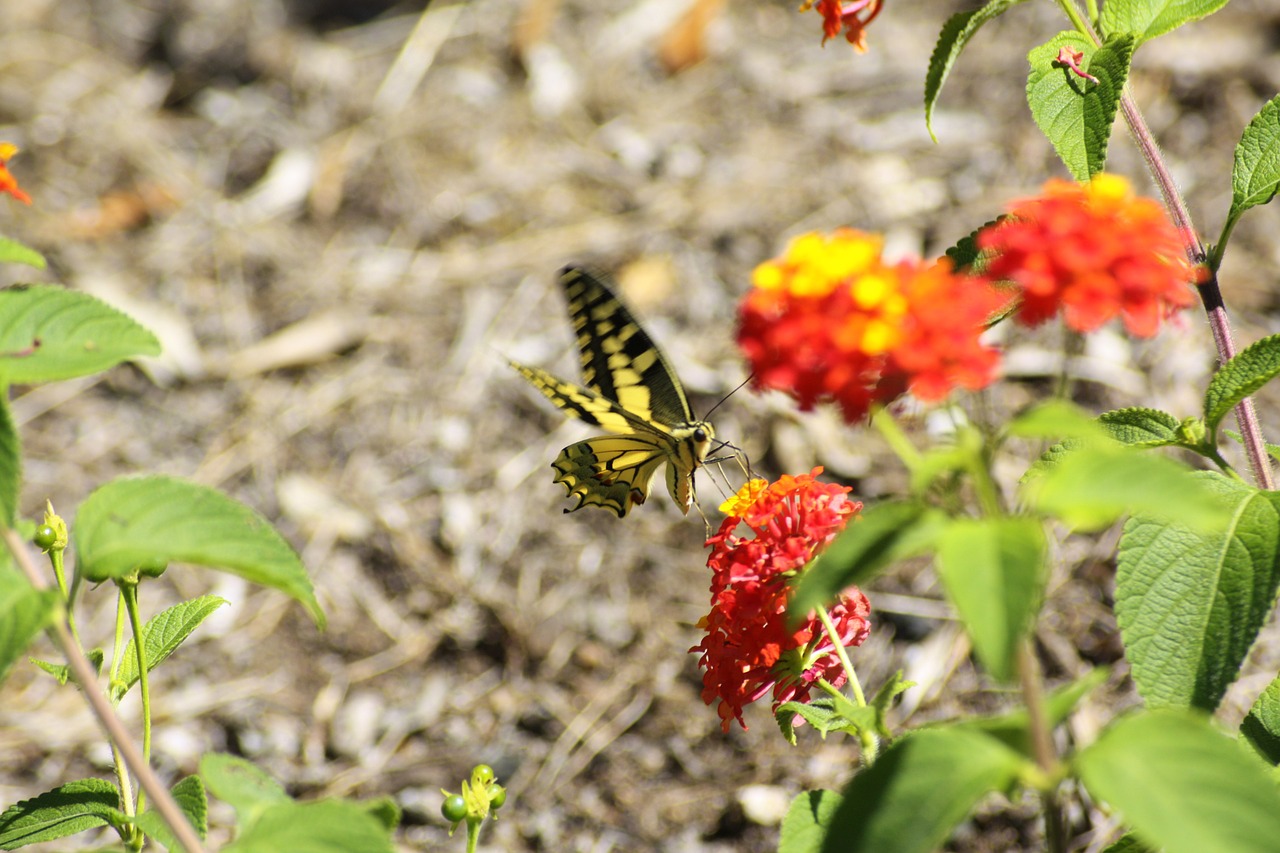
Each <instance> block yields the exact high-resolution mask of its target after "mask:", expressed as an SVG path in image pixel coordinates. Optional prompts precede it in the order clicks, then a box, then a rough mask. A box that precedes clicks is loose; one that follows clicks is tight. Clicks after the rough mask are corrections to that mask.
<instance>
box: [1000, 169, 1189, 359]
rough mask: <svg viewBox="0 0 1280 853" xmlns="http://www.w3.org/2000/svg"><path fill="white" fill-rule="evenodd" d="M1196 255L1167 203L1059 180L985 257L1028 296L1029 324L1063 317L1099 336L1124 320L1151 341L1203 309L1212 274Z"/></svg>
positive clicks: (1125, 189) (1020, 208) (1126, 190)
mask: <svg viewBox="0 0 1280 853" xmlns="http://www.w3.org/2000/svg"><path fill="white" fill-rule="evenodd" d="M1186 246H1187V240H1186V239H1185V237H1184V235H1182V234H1181V233H1179V231H1178V229H1177V228H1175V227H1174V225H1173V223H1172V222H1170V221H1169V218H1168V216H1167V215H1166V214H1165V211H1164V209H1163V208H1162V207H1161V206H1160V204H1159V203H1158V202H1156V201H1155V200H1154V199H1149V198H1142V197H1140V196H1136V195H1135V194H1134V192H1133V188H1132V187H1131V186H1130V184H1129V182H1128V181H1127V180H1125V179H1124V178H1122V177H1120V176H1118V175H1109V174H1106V173H1102V174H1099V175H1095V176H1094V178H1093V180H1091V181H1090V182H1089V183H1087V184H1083V185H1081V184H1075V183H1071V182H1069V181H1062V180H1051V181H1049V182H1048V183H1046V184H1045V185H1044V189H1043V191H1042V194H1041V195H1040V196H1039V197H1037V198H1032V199H1027V200H1024V201H1020V202H1017V203H1015V204H1013V205H1012V206H1011V207H1010V210H1009V217H1008V218H1006V219H1004V220H1002V221H1001V222H1000V223H998V224H997V225H994V226H992V227H990V228H987V229H986V230H984V231H983V232H982V233H980V234H979V235H978V247H979V248H980V249H983V250H984V251H990V252H993V253H994V255H995V256H994V257H993V258H992V260H991V261H990V263H989V264H988V266H987V269H986V274H987V275H988V276H989V277H990V278H991V279H993V280H1005V281H1011V282H1013V283H1015V284H1016V285H1018V287H1019V288H1020V289H1021V291H1022V301H1021V305H1020V306H1019V308H1018V311H1017V314H1016V315H1015V318H1016V319H1017V320H1018V321H1019V322H1021V323H1022V324H1024V325H1028V326H1035V325H1038V324H1040V323H1043V322H1044V321H1045V320H1047V319H1049V318H1050V317H1053V316H1055V315H1057V314H1059V313H1061V314H1062V315H1063V319H1064V320H1065V322H1066V324H1067V325H1068V326H1069V327H1070V328H1072V329H1075V330H1076V331H1079V332H1091V331H1094V330H1095V329H1097V328H1098V327H1100V326H1102V325H1103V324H1104V323H1107V322H1108V321H1110V320H1113V319H1115V318H1116V317H1119V318H1120V319H1121V320H1122V321H1123V322H1124V326H1125V328H1126V329H1128V330H1129V332H1130V333H1131V334H1133V335H1137V336H1138V337H1144V338H1145V337H1151V336H1152V335H1154V334H1155V333H1156V332H1157V331H1159V329H1160V323H1161V321H1162V320H1166V319H1168V318H1169V317H1171V316H1172V315H1174V314H1175V313H1176V312H1178V311H1180V310H1182V309H1183V308H1186V307H1188V306H1190V305H1191V304H1192V303H1193V302H1194V301H1195V293H1194V291H1193V290H1192V288H1191V285H1193V284H1195V283H1197V282H1198V281H1199V280H1200V275H1201V274H1202V270H1197V269H1196V268H1195V267H1194V266H1193V265H1192V264H1191V262H1190V261H1189V260H1188V259H1187V255H1186Z"/></svg>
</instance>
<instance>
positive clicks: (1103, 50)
mask: <svg viewBox="0 0 1280 853" xmlns="http://www.w3.org/2000/svg"><path fill="white" fill-rule="evenodd" d="M1064 46H1065V47H1070V48H1072V49H1073V50H1076V51H1079V52H1081V53H1083V54H1084V58H1083V59H1082V60H1081V61H1080V67H1081V68H1082V69H1083V70H1084V71H1086V72H1088V73H1089V74H1091V75H1092V76H1094V77H1096V78H1097V79H1098V82H1097V83H1093V82H1091V81H1089V80H1085V79H1084V78H1082V77H1077V76H1076V75H1075V73H1074V72H1073V71H1071V69H1069V68H1060V67H1058V66H1057V64H1056V60H1057V57H1058V51H1059V49H1060V48H1062V47H1064ZM1133 46H1134V39H1133V36H1132V35H1130V34H1128V33H1125V34H1123V35H1119V36H1116V37H1114V38H1111V39H1108V40H1107V41H1106V42H1105V43H1104V44H1103V45H1102V46H1101V47H1098V48H1095V47H1094V45H1093V42H1092V41H1090V40H1089V39H1088V38H1086V37H1085V36H1083V35H1081V34H1079V33H1076V32H1070V31H1068V32H1064V33H1059V34H1058V35H1057V36H1054V38H1053V39H1052V40H1051V41H1049V42H1048V43H1047V44H1043V45H1041V46H1039V47H1036V48H1033V49H1032V50H1031V52H1030V53H1029V54H1027V61H1028V62H1029V63H1030V64H1031V72H1030V74H1028V76H1027V104H1028V105H1029V106H1030V107H1031V116H1032V118H1033V119H1035V123H1036V125H1037V126H1038V127H1039V128H1040V130H1041V131H1042V132H1043V133H1044V135H1045V136H1046V137H1048V139H1049V142H1050V143H1052V144H1053V149H1054V150H1055V151H1056V152H1058V157H1060V158H1061V159H1062V162H1063V163H1064V164H1065V165H1066V167H1067V169H1068V171H1070V172H1071V174H1072V176H1073V177H1075V179H1076V180H1077V181H1087V180H1089V179H1090V178H1091V177H1093V176H1094V175H1096V174H1097V173H1098V172H1101V171H1102V170H1103V169H1104V168H1106V165H1107V143H1108V141H1109V140H1110V138H1111V126H1112V124H1113V122H1114V121H1115V117H1116V110H1117V109H1118V108H1119V106H1120V94H1121V92H1122V91H1123V89H1124V84H1125V80H1127V79H1128V77H1129V60H1130V58H1131V57H1132V56H1133Z"/></svg>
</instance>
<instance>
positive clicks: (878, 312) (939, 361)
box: [738, 228, 1009, 423]
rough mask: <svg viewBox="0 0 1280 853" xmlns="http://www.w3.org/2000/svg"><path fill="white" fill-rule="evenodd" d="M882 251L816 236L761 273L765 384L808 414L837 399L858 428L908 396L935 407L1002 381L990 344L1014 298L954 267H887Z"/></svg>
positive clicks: (744, 328)
mask: <svg viewBox="0 0 1280 853" xmlns="http://www.w3.org/2000/svg"><path fill="white" fill-rule="evenodd" d="M881 248H882V244H881V241H880V239H879V238H876V237H872V236H870V235H867V234H863V233H861V232H858V231H854V230H852V229H847V228H846V229H841V230H839V231H836V232H835V233H833V234H832V235H830V236H823V235H820V234H806V235H804V236H801V237H798V238H796V239H795V240H793V241H792V242H791V245H790V246H788V247H787V251H786V253H785V254H784V255H783V256H782V257H781V258H776V259H774V260H772V261H767V262H766V263H764V264H761V265H760V266H759V267H757V268H756V270H755V273H754V276H753V283H754V285H755V287H754V288H753V290H752V291H751V293H749V294H748V295H747V298H746V299H745V300H744V302H743V304H742V308H741V311H740V323H739V328H738V346H739V347H740V348H741V349H742V352H743V354H744V355H745V356H746V359H747V361H748V363H749V364H750V366H751V370H752V371H753V373H754V380H753V381H754V384H755V387H757V388H776V389H778V390H781V391H786V392H787V393H789V394H791V395H792V396H793V397H795V398H796V400H797V401H798V402H799V403H800V407H801V408H802V409H810V408H813V406H814V405H815V404H817V403H819V402H823V401H826V400H834V401H836V402H838V403H839V404H840V406H841V408H842V409H843V410H844V415H845V418H846V419H847V420H848V421H849V422H851V423H852V422H854V421H857V420H859V419H861V418H862V417H863V416H864V415H865V414H866V413H867V411H868V409H869V408H870V407H871V405H872V404H873V403H880V404H885V403H889V402H891V401H892V400H894V399H895V398H896V397H898V396H900V395H901V394H902V393H903V392H904V391H906V390H908V389H909V390H911V391H912V393H914V394H915V395H916V396H918V397H920V398H921V399H922V400H927V401H930V402H933V401H937V400H941V399H942V398H943V397H945V396H946V395H947V394H948V393H949V392H950V391H951V390H952V389H954V388H956V387H962V388H968V389H970V390H976V389H978V388H982V387H984V386H986V385H988V384H990V382H991V381H992V380H993V379H994V378H995V373H996V368H997V367H998V366H999V353H998V352H997V351H996V350H994V349H991V348H989V347H986V346H983V345H982V344H981V343H980V341H979V336H980V335H981V333H982V330H983V327H984V325H985V324H986V322H987V321H988V320H989V319H990V318H991V317H992V316H993V315H994V314H996V313H997V312H998V311H999V310H1000V309H1001V308H1002V307H1003V306H1004V305H1005V304H1006V303H1007V302H1008V300H1009V296H1008V294H1007V293H1000V292H998V291H997V290H995V289H994V288H992V287H991V286H990V285H989V284H988V283H987V282H985V281H982V280H978V279H971V278H967V277H964V276H957V275H955V274H953V273H952V272H951V267H950V262H949V261H947V260H945V259H944V260H941V261H939V262H938V263H936V264H933V265H930V266H926V265H925V264H923V263H921V262H918V261H916V262H912V261H904V262H902V263H899V264H896V265H892V266H891V265H888V264H885V263H884V262H883V261H882V260H881V257H880V252H881Z"/></svg>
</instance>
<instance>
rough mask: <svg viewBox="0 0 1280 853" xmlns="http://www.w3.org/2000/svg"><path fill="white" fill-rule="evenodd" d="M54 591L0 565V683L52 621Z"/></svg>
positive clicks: (55, 602)
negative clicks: (39, 588)
mask: <svg viewBox="0 0 1280 853" xmlns="http://www.w3.org/2000/svg"><path fill="white" fill-rule="evenodd" d="M59 598H60V596H59V594H58V591H57V590H54V589H46V590H38V589H36V588H35V587H33V586H32V585H31V584H29V583H27V579H26V578H25V577H23V576H22V575H21V574H19V573H18V572H17V571H15V570H14V569H10V568H0V682H3V681H4V679H5V676H6V675H8V674H9V667H11V666H13V662H14V661H16V660H17V659H18V658H19V657H20V656H21V655H23V654H25V653H26V651H27V648H28V647H29V646H30V645H31V642H32V641H33V640H34V639H35V638H36V635H37V634H39V633H40V632H41V631H43V630H44V629H45V628H46V627H48V626H49V625H51V624H53V615H54V613H55V612H56V611H57V607H58V601H59Z"/></svg>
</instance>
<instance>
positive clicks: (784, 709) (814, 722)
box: [773, 696, 849, 746]
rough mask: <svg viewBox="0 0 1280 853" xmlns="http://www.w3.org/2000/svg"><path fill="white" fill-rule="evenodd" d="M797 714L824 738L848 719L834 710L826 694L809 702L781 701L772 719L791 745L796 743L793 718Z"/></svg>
mask: <svg viewBox="0 0 1280 853" xmlns="http://www.w3.org/2000/svg"><path fill="white" fill-rule="evenodd" d="M797 715H798V716H800V717H801V718H802V719H803V720H804V721H805V722H806V723H808V724H809V725H810V726H812V727H813V729H814V731H816V732H818V733H819V734H820V735H822V737H824V738H825V737H826V736H827V733H828V732H832V731H838V730H840V729H842V728H844V727H845V726H847V725H848V724H849V721H848V720H846V719H845V718H844V717H843V716H841V715H840V713H839V712H837V711H836V708H835V703H834V702H832V701H831V698H830V697H828V696H823V697H820V698H818V699H814V700H813V701H811V702H783V703H782V704H781V705H779V706H778V709H777V710H776V711H774V712H773V719H774V722H776V723H777V724H778V729H779V731H781V732H782V736H783V737H784V738H786V740H787V743H789V744H791V745H792V746H795V745H796V727H795V718H796V716H797Z"/></svg>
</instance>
